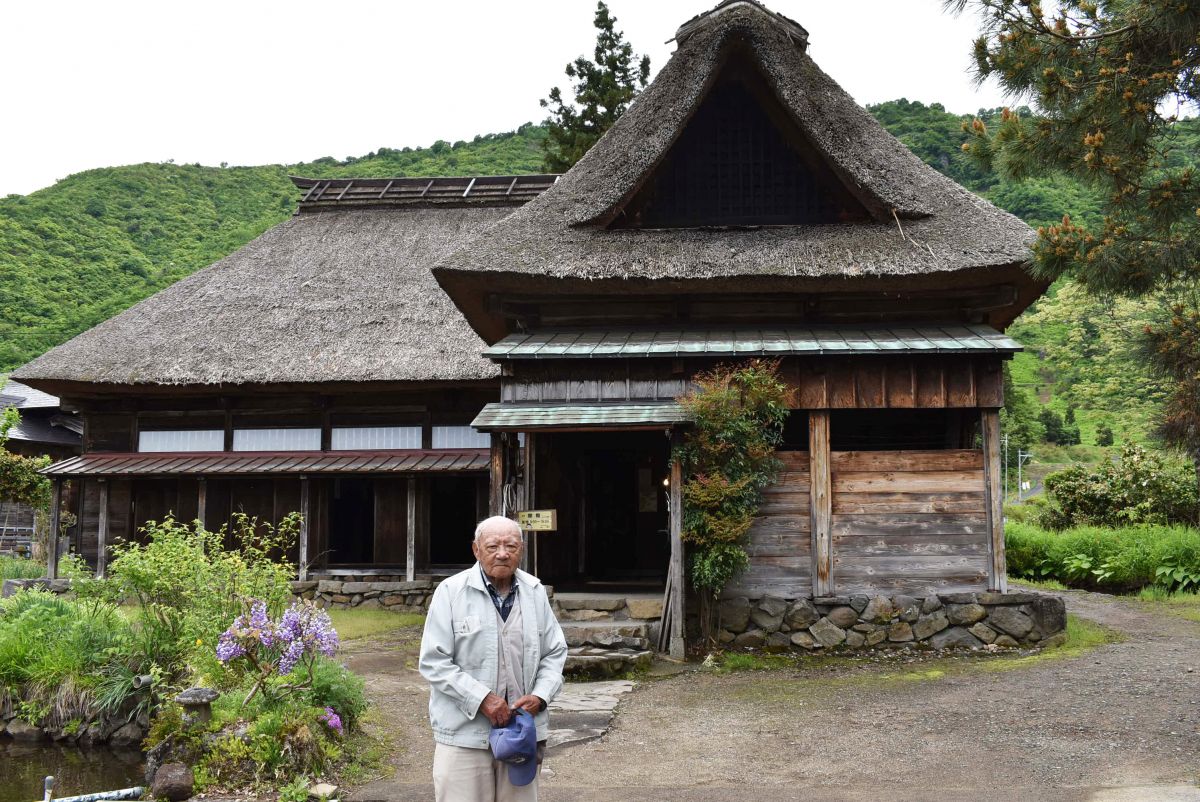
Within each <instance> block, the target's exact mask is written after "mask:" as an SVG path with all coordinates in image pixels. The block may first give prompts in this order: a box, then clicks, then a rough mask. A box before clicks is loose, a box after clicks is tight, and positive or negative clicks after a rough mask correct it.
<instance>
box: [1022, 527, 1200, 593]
mask: <svg viewBox="0 0 1200 802" xmlns="http://www.w3.org/2000/svg"><path fill="white" fill-rule="evenodd" d="M1004 540H1005V549H1006V553H1007V557H1008V573H1009V575H1010V576H1012V577H1016V578H1026V579H1039V580H1045V579H1055V580H1058V581H1059V582H1062V583H1063V584H1065V585H1068V586H1071V587H1080V588H1089V589H1097V590H1106V591H1111V592H1129V591H1133V590H1137V589H1139V588H1143V587H1146V586H1148V585H1156V584H1157V585H1161V586H1164V587H1166V588H1168V589H1169V590H1196V589H1197V585H1200V530H1197V529H1193V528H1191V527H1185V526H1155V525H1150V524H1142V525H1137V526H1128V527H1122V528H1107V527H1098V526H1079V527H1075V528H1072V529H1066V530H1063V531H1061V532H1054V531H1050V530H1047V529H1041V528H1039V527H1036V526H1033V525H1031V524H1027V523H1018V522H1015V521H1008V522H1007V524H1006V526H1005V537H1004Z"/></svg>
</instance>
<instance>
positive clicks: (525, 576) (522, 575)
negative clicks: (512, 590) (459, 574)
mask: <svg viewBox="0 0 1200 802" xmlns="http://www.w3.org/2000/svg"><path fill="white" fill-rule="evenodd" d="M513 578H514V579H515V580H516V582H517V584H518V585H519V586H523V587H527V588H533V587H537V586H538V585H540V584H542V583H541V580H539V579H538V578H537V577H536V576H534V575H533V574H529V573H526V572H525V571H522V570H521V569H520V568H518V569H517V571H516V573H515V574H514V575H513ZM467 584H468V585H470V586H471V587H473V588H475V589H476V590H479V591H480V592H482V593H487V588H486V587H484V584H483V566H482V565H480V564H479V561H478V560H476V561H475V565H473V566H471V567H470V568H468V569H467Z"/></svg>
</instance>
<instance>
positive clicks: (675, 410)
mask: <svg viewBox="0 0 1200 802" xmlns="http://www.w3.org/2000/svg"><path fill="white" fill-rule="evenodd" d="M686 421H687V416H686V415H685V414H684V411H683V407H681V406H680V405H679V404H677V403H675V402H674V401H659V402H647V403H643V404H628V403H619V404H503V403H501V404H488V405H487V406H485V407H484V408H483V410H482V411H480V413H479V415H477V416H476V417H475V420H473V421H472V422H471V425H472V426H474V427H475V428H476V429H478V430H480V431H482V432H496V431H524V430H528V429H646V428H655V429H665V428H668V427H670V426H673V425H675V424H677V423H684V422H686Z"/></svg>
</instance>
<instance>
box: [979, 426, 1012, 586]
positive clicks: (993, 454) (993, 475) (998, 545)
mask: <svg viewBox="0 0 1200 802" xmlns="http://www.w3.org/2000/svg"><path fill="white" fill-rule="evenodd" d="M982 418H983V419H982V424H983V426H982V428H983V478H984V488H985V489H984V498H985V501H986V508H987V528H988V534H989V537H988V590H993V591H998V592H1000V593H1007V592H1008V567H1007V563H1006V561H1005V557H1004V491H1003V489H1002V488H1001V487H1000V411H999V410H997V409H985V410H983V412H982Z"/></svg>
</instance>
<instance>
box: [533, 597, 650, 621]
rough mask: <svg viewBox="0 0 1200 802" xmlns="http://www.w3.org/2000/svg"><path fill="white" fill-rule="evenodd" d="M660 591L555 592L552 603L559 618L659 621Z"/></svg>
mask: <svg viewBox="0 0 1200 802" xmlns="http://www.w3.org/2000/svg"><path fill="white" fill-rule="evenodd" d="M662 602H663V595H662V593H661V592H659V593H561V592H560V593H555V594H554V598H553V600H552V601H551V604H553V606H554V612H555V614H557V615H558V620H559V621H563V622H566V621H598V620H602V619H610V620H613V621H656V620H658V619H659V618H662Z"/></svg>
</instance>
